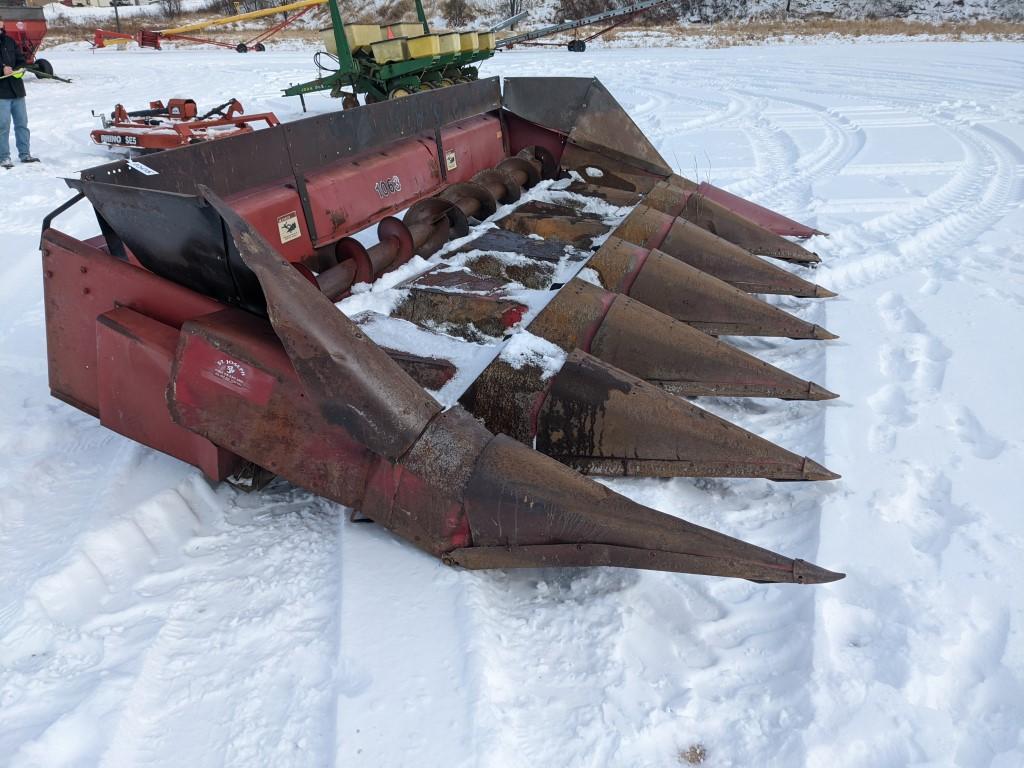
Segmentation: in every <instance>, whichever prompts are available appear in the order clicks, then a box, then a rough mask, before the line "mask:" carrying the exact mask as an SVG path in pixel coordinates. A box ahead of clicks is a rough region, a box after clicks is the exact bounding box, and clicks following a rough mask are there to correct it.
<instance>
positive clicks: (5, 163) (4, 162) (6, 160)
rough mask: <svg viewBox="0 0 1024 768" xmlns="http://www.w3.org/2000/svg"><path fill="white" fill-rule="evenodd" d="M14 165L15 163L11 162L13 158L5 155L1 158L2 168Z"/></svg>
mask: <svg viewBox="0 0 1024 768" xmlns="http://www.w3.org/2000/svg"><path fill="white" fill-rule="evenodd" d="M13 167H14V163H12V162H11V158H9V157H5V158H4V159H3V160H0V168H13Z"/></svg>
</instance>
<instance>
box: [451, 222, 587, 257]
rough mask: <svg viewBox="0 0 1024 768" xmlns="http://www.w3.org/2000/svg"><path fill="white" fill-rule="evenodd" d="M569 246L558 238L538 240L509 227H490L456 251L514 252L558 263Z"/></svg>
mask: <svg viewBox="0 0 1024 768" xmlns="http://www.w3.org/2000/svg"><path fill="white" fill-rule="evenodd" d="M567 249H568V246H567V245H566V244H565V243H560V242H558V241H557V240H538V239H536V238H534V237H528V236H527V235H522V234H520V233H518V232H512V231H510V230H507V229H488V230H486V231H485V232H484V233H483V234H482V235H480V237H476V238H474V239H473V240H471V241H470V242H468V243H466V244H465V245H464V246H462V247H461V248H459V249H458V250H456V251H455V253H471V252H472V251H497V252H499V253H514V254H516V255H519V256H525V257H526V258H528V259H534V260H536V261H547V262H551V263H552V264H557V263H558V262H559V261H560V260H561V259H562V257H563V256H565V254H566V252H567Z"/></svg>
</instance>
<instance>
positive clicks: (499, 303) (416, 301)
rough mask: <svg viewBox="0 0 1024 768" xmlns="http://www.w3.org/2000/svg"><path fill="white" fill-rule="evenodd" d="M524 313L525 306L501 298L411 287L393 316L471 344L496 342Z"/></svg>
mask: <svg viewBox="0 0 1024 768" xmlns="http://www.w3.org/2000/svg"><path fill="white" fill-rule="evenodd" d="M525 313H526V306H525V305H523V304H520V303H519V302H517V301H513V300H511V299H505V298H502V297H500V296H481V295H478V294H472V293H456V292H452V291H441V290H434V289H430V288H417V287H415V286H414V287H413V288H412V289H411V290H410V291H409V296H408V298H406V299H405V300H404V301H403V302H402V303H401V304H399V305H398V307H396V309H395V311H394V313H393V316H394V317H400V318H402V319H403V320H408V321H409V322H412V323H416V324H417V325H423V326H428V327H434V328H443V329H444V330H445V332H447V333H449V334H452V335H455V336H460V337H462V338H465V339H469V340H470V341H480V340H483V339H485V338H486V337H491V338H499V337H501V336H503V335H504V334H505V332H506V331H507V330H508V329H509V328H511V327H512V326H513V325H515V324H516V323H518V322H519V321H520V320H521V319H522V317H523V315H524V314H525Z"/></svg>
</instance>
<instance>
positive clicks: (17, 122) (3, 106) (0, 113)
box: [0, 98, 29, 160]
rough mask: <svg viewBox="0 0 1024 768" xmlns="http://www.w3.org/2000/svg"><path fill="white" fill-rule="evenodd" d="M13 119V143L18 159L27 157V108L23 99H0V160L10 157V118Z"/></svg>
mask: <svg viewBox="0 0 1024 768" xmlns="http://www.w3.org/2000/svg"><path fill="white" fill-rule="evenodd" d="M12 117H13V118H14V143H15V144H16V145H17V146H18V157H28V155H29V151H28V137H29V132H28V107H26V106H25V99H24V98H21V99H0V160H9V159H10V157H11V145H10V143H9V142H10V140H11V139H10V136H11V118H12Z"/></svg>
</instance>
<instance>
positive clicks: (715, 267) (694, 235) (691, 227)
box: [658, 218, 836, 299]
mask: <svg viewBox="0 0 1024 768" xmlns="http://www.w3.org/2000/svg"><path fill="white" fill-rule="evenodd" d="M658 249H659V250H661V251H663V252H665V253H667V254H669V255H670V256H674V257H675V258H677V259H679V260H681V261H685V262H686V263H687V264H690V265H691V266H694V267H696V268H697V269H699V270H701V271H702V272H707V273H708V274H709V275H714V276H715V277H717V278H718V279H719V280H724V281H725V282H727V283H729V284H730V285H732V286H735V287H736V288H739V289H740V290H741V291H746V292H747V293H774V294H783V295H788V296H799V297H803V298H813V299H826V298H830V297H833V296H835V295H836V294H835V293H834V292H832V291H830V290H828V289H827V288H822V287H821V286H820V285H816V284H814V283H812V282H810V281H808V280H804V279H803V278H801V277H798V276H797V275H794V274H793V273H792V272H787V271H786V270H785V269H782V268H781V267H777V266H775V265H774V264H770V263H768V262H767V261H764V260H763V259H760V258H758V257H757V256H754V255H753V254H751V253H750V252H749V251H747V250H746V249H744V248H740V247H739V246H738V245H735V244H733V243H730V242H729V241H728V240H725V239H723V238H721V237H718V236H717V235H715V234H712V233H711V232H709V231H708V230H706V229H703V228H702V227H699V226H697V225H696V224H693V223H692V222H689V221H687V220H686V219H678V218H677V219H675V220H673V222H672V226H671V228H670V229H669V231H668V234H667V235H666V236H665V239H664V240H663V241H662V243H661V245H659V246H658Z"/></svg>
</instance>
